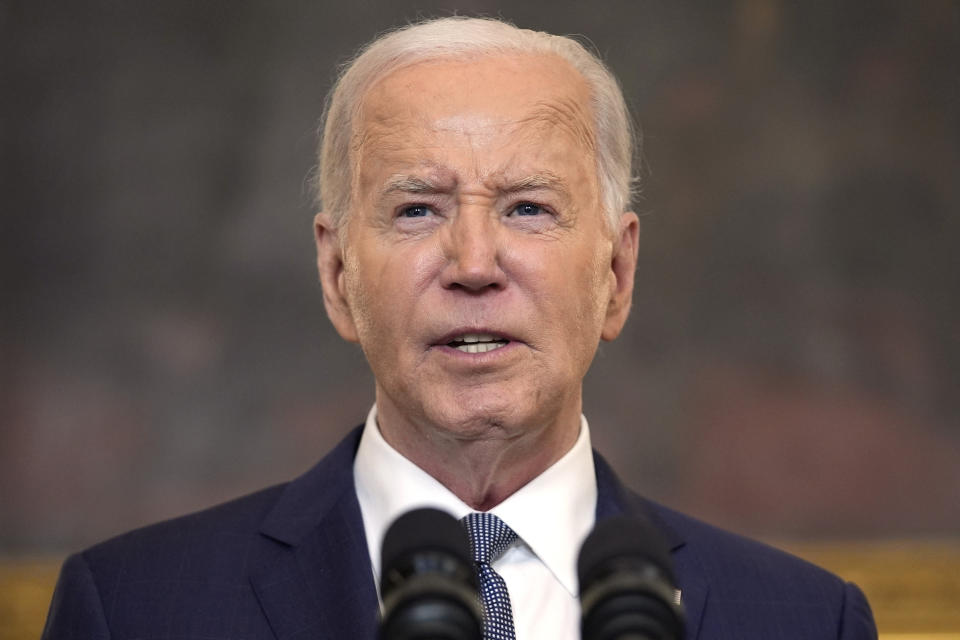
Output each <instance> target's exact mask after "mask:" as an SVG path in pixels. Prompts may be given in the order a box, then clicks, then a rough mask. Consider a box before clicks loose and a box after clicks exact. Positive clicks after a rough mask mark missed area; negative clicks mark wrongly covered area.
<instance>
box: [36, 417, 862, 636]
mask: <svg viewBox="0 0 960 640" xmlns="http://www.w3.org/2000/svg"><path fill="white" fill-rule="evenodd" d="M359 439H360V429H359V428H358V429H356V430H355V431H353V432H352V433H351V434H350V435H349V436H348V437H347V438H346V439H345V440H344V441H343V442H341V443H340V444H339V445H338V446H337V447H336V448H335V449H334V450H333V451H332V452H330V453H329V454H328V455H327V456H326V457H325V458H323V459H322V460H321V461H320V462H319V463H318V464H317V465H316V466H315V467H314V468H313V469H311V470H310V471H308V472H307V473H306V474H304V475H302V476H300V477H299V478H297V479H296V480H294V481H293V482H290V483H289V484H285V485H281V486H277V487H272V488H269V489H265V490H263V491H260V492H258V493H254V494H252V495H249V496H246V497H243V498H240V499H238V500H234V501H232V502H229V503H226V504H223V505H220V506H217V507H214V508H212V509H208V510H206V511H202V512H200V513H196V514H193V515H188V516H185V517H182V518H177V519H175V520H170V521H167V522H162V523H159V524H155V525H152V526H149V527H146V528H143V529H139V530H136V531H132V532H130V533H127V534H125V535H122V536H119V537H117V538H114V539H112V540H109V541H107V542H104V543H101V544H99V545H97V546H94V547H92V548H90V549H88V550H87V551H84V552H82V553H79V554H76V555H72V556H70V557H69V558H68V559H67V560H66V562H65V563H64V566H63V570H62V572H61V574H60V580H59V582H58V584H57V588H56V591H55V593H54V596H53V601H52V603H51V607H50V614H49V616H48V618H47V626H46V629H45V630H44V634H43V638H45V639H48V640H68V639H74V638H75V639H77V640H80V639H82V640H95V639H105V638H114V639H130V640H132V639H137V640H149V639H153V638H156V639H160V638H164V639H167V640H215V639H223V640H227V639H230V640H252V639H264V640H267V639H271V640H293V639H297V640H300V639H304V640H306V639H307V638H309V639H310V640H346V639H354V638H356V639H362V640H367V639H371V640H372V639H373V638H375V637H376V634H377V613H378V604H377V595H376V591H375V589H374V583H373V574H372V570H371V567H370V559H369V555H368V551H367V543H366V538H365V536H364V529H363V522H362V520H361V516H360V507H359V505H358V503H357V497H356V491H355V490H354V484H353V458H354V455H355V454H356V450H357V445H358V443H359ZM595 458H596V470H597V471H596V472H597V488H598V499H597V518H598V519H603V518H607V517H610V516H612V515H619V514H633V515H638V516H642V517H646V518H648V519H650V520H651V521H653V522H654V524H655V525H656V526H657V527H659V528H660V529H661V531H662V532H663V534H664V536H665V538H666V539H667V541H668V542H669V545H670V548H671V549H672V554H673V561H674V564H675V568H676V573H677V581H678V584H679V586H680V588H681V590H682V593H683V596H682V599H683V603H684V606H685V608H686V612H687V638H688V639H690V640H692V639H694V638H698V639H700V640H721V639H723V640H751V639H756V640H761V639H762V640H775V639H781V640H788V639H790V640H793V639H796V640H800V639H805V640H824V639H827V638H840V639H843V640H854V639H858V640H859V639H863V640H866V639H869V638H876V629H875V627H874V623H873V618H872V615H871V612H870V608H869V606H868V605H867V602H866V599H865V598H864V596H863V594H862V593H861V592H860V590H859V589H858V588H857V587H856V586H854V585H853V584H850V583H845V582H843V581H842V580H840V579H839V578H837V577H836V576H834V575H832V574H830V573H827V572H826V571H824V570H822V569H819V568H817V567H815V566H813V565H811V564H809V563H807V562H805V561H803V560H800V559H798V558H795V557H793V556H790V555H788V554H786V553H783V552H781V551H777V550H775V549H773V548H771V547H768V546H766V545H763V544H760V543H757V542H753V541H750V540H747V539H745V538H742V537H739V536H736V535H733V534H730V533H727V532H724V531H721V530H719V529H716V528H714V527H711V526H709V525H707V524H704V523H702V522H699V521H697V520H694V519H692V518H689V517H687V516H684V515H681V514H679V513H677V512H675V511H672V510H670V509H667V508H665V507H662V506H660V505H657V504H655V503H653V502H650V501H648V500H645V499H644V498H641V497H639V496H637V495H636V494H634V493H632V492H631V491H629V490H627V489H625V488H624V487H623V486H622V485H621V484H620V482H619V481H618V480H617V478H616V477H615V476H614V474H613V472H612V470H611V469H610V467H609V466H608V465H607V464H606V463H605V462H604V461H603V459H602V458H600V457H599V456H598V455H595Z"/></svg>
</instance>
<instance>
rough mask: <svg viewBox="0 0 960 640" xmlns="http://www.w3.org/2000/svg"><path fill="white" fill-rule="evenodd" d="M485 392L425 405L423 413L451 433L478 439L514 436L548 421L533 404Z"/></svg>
mask: <svg viewBox="0 0 960 640" xmlns="http://www.w3.org/2000/svg"><path fill="white" fill-rule="evenodd" d="M485 395H486V396H487V397H484V396H480V397H466V398H465V397H462V396H461V397H459V398H457V401H455V402H450V403H443V405H441V406H434V407H432V410H431V409H428V410H427V411H426V414H427V415H428V416H429V417H430V418H431V422H433V423H434V424H435V425H438V426H440V427H441V429H442V430H444V431H446V432H448V433H450V434H451V435H452V436H454V437H459V438H467V439H477V440H483V439H504V438H514V437H517V436H520V435H523V434H524V433H528V432H529V431H530V430H531V428H534V427H535V425H538V424H544V423H545V422H548V421H549V418H548V417H547V416H543V415H539V412H538V411H537V410H536V407H535V406H532V405H531V406H527V403H525V402H522V401H520V400H519V399H517V400H514V398H513V397H512V396H511V395H509V394H506V395H505V394H503V393H499V394H489V395H488V394H485ZM528 398H529V396H528Z"/></svg>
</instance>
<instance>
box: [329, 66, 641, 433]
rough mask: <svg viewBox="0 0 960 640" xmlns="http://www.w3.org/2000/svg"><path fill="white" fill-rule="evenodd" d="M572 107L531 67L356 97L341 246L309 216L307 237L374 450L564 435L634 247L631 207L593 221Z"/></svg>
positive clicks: (624, 289)
mask: <svg viewBox="0 0 960 640" xmlns="http://www.w3.org/2000/svg"><path fill="white" fill-rule="evenodd" d="M588 100H589V95H588V89H587V86H586V84H585V83H584V81H583V80H582V78H581V77H580V76H579V75H578V74H577V73H576V72H575V71H574V70H573V69H572V68H570V67H569V66H568V65H567V64H566V63H565V62H563V61H561V60H560V59H558V58H554V57H545V56H509V57H508V56H496V57H480V58H478V59H475V60H471V61H454V60H447V61H430V62H424V63H418V64H415V65H413V66H410V67H406V68H402V69H400V70H398V71H396V72H394V73H392V74H390V75H388V76H387V77H386V78H384V79H383V80H381V81H379V82H378V83H376V84H375V85H374V86H373V87H372V88H371V89H370V90H369V91H368V92H367V94H366V95H365V97H364V100H363V103H362V110H361V114H360V116H359V118H358V123H357V125H356V128H355V132H354V134H355V153H354V157H353V158H352V162H353V163H354V176H355V177H354V186H353V200H352V208H351V212H350V215H349V218H348V221H347V223H346V224H345V227H344V228H343V229H341V231H340V233H341V235H342V236H343V237H342V238H341V239H342V248H341V247H340V245H338V244H337V242H336V240H335V239H334V238H333V237H332V236H333V231H332V230H331V225H330V221H329V219H328V218H327V217H326V216H325V215H324V214H320V215H319V216H318V217H317V235H318V247H319V250H320V258H319V263H320V270H321V278H322V279H323V284H324V292H325V300H326V304H327V309H328V312H329V313H330V315H331V318H332V320H333V322H334V324H335V326H336V327H337V329H338V330H339V331H340V333H341V335H343V336H344V337H345V338H346V339H348V340H352V341H358V342H359V343H360V345H361V347H362V348H363V351H364V353H365V355H366V357H367V360H368V361H369V363H370V366H371V368H372V369H373V373H374V376H375V377H376V381H377V404H378V408H379V416H380V426H381V429H382V430H383V431H384V435H385V436H388V440H390V439H391V438H390V436H391V435H394V436H400V437H402V436H403V433H408V434H410V433H418V434H421V435H423V434H425V433H427V432H429V433H433V434H434V436H435V435H436V433H437V429H436V427H439V433H441V434H446V435H449V436H452V437H456V438H476V439H483V438H513V437H518V436H522V435H524V434H529V433H537V432H538V431H545V430H553V431H557V432H558V434H557V435H556V437H557V438H559V437H561V436H562V439H564V440H565V441H567V444H568V445H569V444H572V441H573V439H575V437H576V433H577V429H578V427H579V414H580V411H581V404H580V393H581V381H582V379H583V377H584V375H585V374H586V371H587V368H588V367H589V365H590V362H591V360H592V358H593V355H594V352H595V350H596V347H597V343H598V341H599V340H600V338H601V337H603V338H606V339H612V338H614V337H615V336H616V335H617V334H618V333H619V331H620V329H621V327H622V326H623V322H624V320H625V319H626V314H627V310H628V307H629V301H630V291H631V289H632V285H633V268H634V264H635V257H636V236H637V222H636V216H634V215H633V214H632V213H631V214H624V217H623V219H622V220H621V221H620V224H619V225H618V228H617V229H616V230H613V231H611V230H610V229H609V228H608V226H607V225H606V223H605V218H604V215H603V212H602V207H601V196H600V191H599V188H598V181H597V175H596V159H595V155H594V151H593V137H594V132H593V125H592V115H591V112H590V110H589V106H588V104H589V103H588ZM344 161H347V160H346V159H344Z"/></svg>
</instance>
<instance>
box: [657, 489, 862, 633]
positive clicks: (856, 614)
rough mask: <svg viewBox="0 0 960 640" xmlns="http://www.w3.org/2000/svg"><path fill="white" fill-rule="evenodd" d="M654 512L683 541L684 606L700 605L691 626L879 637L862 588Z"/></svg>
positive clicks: (678, 516)
mask: <svg viewBox="0 0 960 640" xmlns="http://www.w3.org/2000/svg"><path fill="white" fill-rule="evenodd" d="M648 504H649V505H650V512H651V513H652V514H653V517H654V518H655V519H658V520H659V521H660V522H661V523H662V524H663V526H665V527H666V528H668V529H669V530H670V531H672V532H673V535H674V536H675V540H677V541H681V542H677V543H675V544H676V545H677V546H676V547H675V549H674V561H675V564H676V568H677V574H678V582H679V583H680V586H681V588H682V589H683V593H684V595H683V598H684V599H685V600H687V601H688V604H693V603H694V602H696V603H697V604H696V606H694V607H690V609H691V610H690V611H689V612H688V613H689V614H691V615H692V616H694V617H695V619H694V620H692V621H691V620H690V619H689V618H688V621H690V622H691V623H692V624H695V625H702V627H701V628H703V629H704V630H706V629H710V630H712V632H714V631H716V632H718V630H720V629H725V630H726V632H727V633H728V636H729V637H768V638H773V637H784V638H786V637H790V638H793V637H802V638H814V637H816V638H827V637H840V638H844V639H848V638H849V639H851V640H852V639H857V640H861V639H862V640H867V639H875V638H876V637H877V633H876V626H875V624H874V622H873V614H872V613H871V611H870V606H869V604H868V603H867V600H866V598H865V597H864V595H863V592H862V591H860V589H859V588H858V587H857V586H856V585H854V584H852V583H850V582H847V581H845V580H843V579H842V578H840V577H839V576H836V575H834V574H833V573H830V572H829V571H827V570H825V569H822V568H820V567H818V566H816V565H814V564H813V563H811V562H808V561H806V560H804V559H802V558H799V557H797V556H794V555H792V554H790V553H787V552H785V551H782V550H780V549H777V548H775V547H773V546H770V545H768V544H766V543H763V542H760V541H757V540H753V539H751V538H747V537H745V536H742V535H739V534H736V533H732V532H730V531H726V530H724V529H721V528H719V527H716V526H714V525H711V524H707V523H706V522H703V521H701V520H698V519H697V518H694V517H691V516H688V515H686V514H683V513H680V512H678V511H675V510H673V509H670V508H668V507H664V506H662V505H659V504H656V503H652V502H649V501H648ZM783 629H790V630H791V631H790V632H789V633H787V632H784V631H783ZM718 633H719V632H718ZM784 634H786V635H784ZM728 636H724V635H723V634H722V633H721V634H719V635H717V636H716V637H728ZM710 637H713V636H710Z"/></svg>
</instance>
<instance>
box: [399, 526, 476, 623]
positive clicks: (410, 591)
mask: <svg viewBox="0 0 960 640" xmlns="http://www.w3.org/2000/svg"><path fill="white" fill-rule="evenodd" d="M381 559H382V563H381V575H380V595H381V597H382V599H383V616H382V619H381V625H380V633H381V638H382V639H383V640H418V639H428V638H429V639H431V640H433V639H437V640H480V638H481V634H482V631H481V622H480V620H481V608H480V602H479V598H478V596H477V582H476V573H475V571H474V567H473V561H472V559H471V556H470V542H469V540H468V539H467V533H466V530H465V529H464V528H463V526H462V525H461V524H460V523H459V522H457V520H456V519H455V518H454V517H453V516H451V515H449V514H447V513H445V512H443V511H440V510H438V509H426V508H424V509H415V510H413V511H409V512H407V513H405V514H403V515H401V516H400V517H399V518H397V519H396V520H395V521H394V522H393V524H391V525H390V527H389V528H388V529H387V533H386V535H384V538H383V545H382V547H381Z"/></svg>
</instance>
